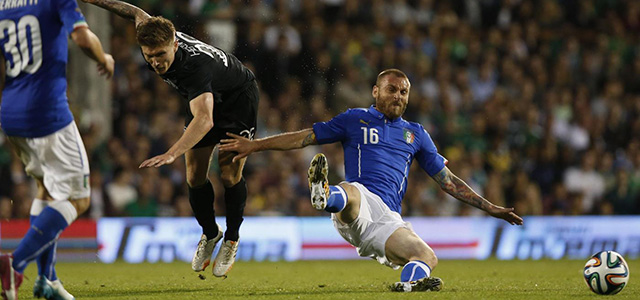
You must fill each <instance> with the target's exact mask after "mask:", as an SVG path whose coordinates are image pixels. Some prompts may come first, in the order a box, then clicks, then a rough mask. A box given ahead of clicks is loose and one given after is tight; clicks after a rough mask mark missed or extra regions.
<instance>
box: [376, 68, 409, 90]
mask: <svg viewBox="0 0 640 300" xmlns="http://www.w3.org/2000/svg"><path fill="white" fill-rule="evenodd" d="M387 75H395V76H397V77H401V78H406V79H407V80H409V77H407V74H405V73H404V72H402V71H400V70H398V69H386V70H384V71H382V72H380V74H378V78H377V79H376V85H377V86H380V79H382V77H385V76H387Z"/></svg>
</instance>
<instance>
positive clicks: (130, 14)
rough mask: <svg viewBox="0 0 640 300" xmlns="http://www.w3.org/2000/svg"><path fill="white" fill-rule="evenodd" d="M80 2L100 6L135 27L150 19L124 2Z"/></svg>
mask: <svg viewBox="0 0 640 300" xmlns="http://www.w3.org/2000/svg"><path fill="white" fill-rule="evenodd" d="M82 2H85V3H90V4H93V5H95V6H100V7H102V8H104V9H106V10H108V11H111V12H112V13H115V14H117V15H118V16H121V17H123V18H125V19H127V20H129V21H133V22H135V23H136V27H137V26H138V24H140V22H142V21H144V20H146V19H147V18H150V17H151V16H149V14H147V13H146V12H145V11H144V10H142V9H140V8H138V7H136V6H134V5H131V4H129V3H126V2H122V1H117V0H82Z"/></svg>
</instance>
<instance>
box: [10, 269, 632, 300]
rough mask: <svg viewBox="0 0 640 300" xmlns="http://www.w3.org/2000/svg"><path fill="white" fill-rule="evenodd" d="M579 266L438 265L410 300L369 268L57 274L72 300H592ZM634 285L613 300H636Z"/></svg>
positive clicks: (386, 274)
mask: <svg viewBox="0 0 640 300" xmlns="http://www.w3.org/2000/svg"><path fill="white" fill-rule="evenodd" d="M584 263H585V262H584V261H571V260H560V261H551V260H543V261H498V260H487V261H451V260H443V261H441V262H440V265H439V266H438V268H437V269H436V271H435V272H434V275H435V276H439V277H441V278H442V279H443V281H444V288H443V290H442V291H440V292H437V293H434V292H427V293H411V294H406V293H404V294H402V293H392V292H389V291H388V290H387V286H388V285H389V284H391V283H393V282H395V281H397V279H398V278H399V276H400V271H393V270H391V269H389V268H387V267H384V266H382V265H379V264H378V263H377V262H375V261H369V260H359V261H303V262H237V263H236V265H235V266H234V269H233V270H232V271H231V272H230V273H229V277H228V278H226V279H220V278H215V277H213V275H211V273H209V271H210V268H208V269H207V271H205V272H204V273H202V274H204V275H205V277H206V278H205V279H200V278H198V276H197V273H195V272H193V271H191V266H190V264H188V263H183V262H178V263H171V264H164V263H157V264H136V265H131V264H125V263H122V262H118V263H115V264H102V263H59V264H58V265H57V271H58V274H59V275H60V276H61V278H62V280H63V282H64V285H65V287H66V289H67V290H68V291H69V292H71V293H72V294H74V296H76V298H77V299H132V300H133V299H248V298H250V299H427V298H428V299H545V300H548V299H585V298H591V299H599V297H602V296H598V295H596V294H594V293H592V292H591V291H590V290H589V288H588V287H587V285H586V284H585V282H584V279H583V277H582V268H583V266H584ZM628 263H629V265H630V269H631V270H638V269H639V268H640V260H632V261H628ZM35 269H36V267H35V264H32V265H30V266H29V268H28V269H27V271H26V275H27V276H28V277H29V279H28V280H25V282H24V283H23V286H22V288H21V290H20V295H19V296H20V297H19V298H20V299H31V288H32V286H33V281H34V280H35V277H36V274H35V272H36V271H35ZM631 273H632V276H633V273H634V272H633V271H631ZM636 274H637V273H636ZM634 279H635V278H633V277H631V280H630V282H629V283H630V284H629V285H628V286H627V287H626V288H625V289H624V290H623V291H622V292H621V293H620V294H618V295H616V296H614V297H615V299H638V295H640V284H636V283H635V282H634V281H635V280H634Z"/></svg>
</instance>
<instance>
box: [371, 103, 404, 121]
mask: <svg viewBox="0 0 640 300" xmlns="http://www.w3.org/2000/svg"><path fill="white" fill-rule="evenodd" d="M369 113H370V114H372V115H373V116H374V117H376V118H378V119H380V120H382V119H385V120H389V122H391V123H395V122H399V121H402V117H397V118H395V119H393V120H391V119H389V118H387V117H386V116H385V115H384V114H383V113H382V112H380V111H379V110H378V109H376V106H375V105H374V104H372V105H371V106H369Z"/></svg>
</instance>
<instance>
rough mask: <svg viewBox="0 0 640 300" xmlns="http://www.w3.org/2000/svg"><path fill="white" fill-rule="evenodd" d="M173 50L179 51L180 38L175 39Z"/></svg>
mask: <svg viewBox="0 0 640 300" xmlns="http://www.w3.org/2000/svg"><path fill="white" fill-rule="evenodd" d="M173 52H174V53H175V52H178V39H175V40H173Z"/></svg>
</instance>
